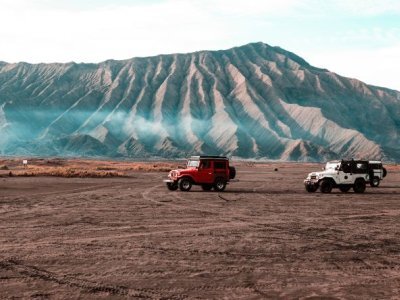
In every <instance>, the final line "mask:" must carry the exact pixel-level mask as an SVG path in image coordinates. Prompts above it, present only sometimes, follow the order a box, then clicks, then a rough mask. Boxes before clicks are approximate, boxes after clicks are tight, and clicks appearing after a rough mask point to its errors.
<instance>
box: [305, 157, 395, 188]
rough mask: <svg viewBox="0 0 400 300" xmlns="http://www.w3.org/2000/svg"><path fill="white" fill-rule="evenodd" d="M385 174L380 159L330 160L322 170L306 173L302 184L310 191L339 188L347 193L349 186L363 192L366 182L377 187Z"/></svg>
mask: <svg viewBox="0 0 400 300" xmlns="http://www.w3.org/2000/svg"><path fill="white" fill-rule="evenodd" d="M386 174H387V172H386V169H385V168H383V166H382V162H380V161H366V160H341V161H330V162H328V163H326V166H325V168H324V169H323V171H322V172H312V173H310V174H308V176H307V178H306V179H305V180H304V185H305V188H306V191H307V192H310V193H313V192H315V191H317V190H318V188H320V190H321V192H322V193H330V192H331V191H332V189H333V188H339V189H340V191H342V192H343V193H347V192H348V191H349V190H350V189H351V188H353V190H354V192H355V193H363V192H364V191H365V188H366V185H367V183H369V184H370V186H372V187H377V186H378V185H379V183H380V181H381V180H382V179H383V178H384V177H385V176H386Z"/></svg>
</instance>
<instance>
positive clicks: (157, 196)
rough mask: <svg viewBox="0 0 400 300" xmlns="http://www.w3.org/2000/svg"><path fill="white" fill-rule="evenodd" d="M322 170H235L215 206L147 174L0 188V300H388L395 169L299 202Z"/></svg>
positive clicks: (398, 189)
mask: <svg viewBox="0 0 400 300" xmlns="http://www.w3.org/2000/svg"><path fill="white" fill-rule="evenodd" d="M275 167H278V168H279V171H277V172H275V171H274V168H275ZM320 167H321V166H320V165H310V164H308V165H301V164H279V165H246V164H242V165H241V166H239V168H238V178H239V179H240V182H238V183H232V184H231V185H229V186H228V188H227V191H226V192H224V193H215V192H202V191H200V189H199V188H198V187H195V188H194V189H193V190H192V191H191V192H189V193H183V192H170V191H168V190H167V189H166V188H165V187H164V185H163V184H162V183H161V180H162V178H163V177H164V176H165V173H154V172H153V173H144V172H136V173H135V172H132V173H131V174H130V175H131V177H129V178H108V179H107V178H99V179H90V178H54V177H21V178H19V177H18V178H17V177H4V178H0V298H14V297H15V298H39V299H46V298H51V299H53V298H56V299H60V298H62V299H64V298H97V299H98V298H115V299H119V298H121V299H124V298H131V297H132V298H143V299H145V298H149V299H160V298H166V299H185V298H189V299H193V298H200V299H210V298H211V299H212V298H214V299H222V298H225V299H297V298H300V299H321V298H323V299H398V297H399V295H400V170H399V169H396V168H395V167H393V168H392V169H389V175H388V177H386V179H385V180H384V181H383V182H382V185H381V187H379V188H374V189H372V188H368V189H367V192H366V193H365V194H354V193H352V192H351V193H348V194H343V193H340V192H337V191H335V192H334V193H332V194H329V195H324V194H321V193H319V192H317V193H315V194H309V193H306V192H305V191H304V188H303V185H302V181H303V179H304V177H305V175H306V174H307V173H308V172H310V171H313V170H318V169H320Z"/></svg>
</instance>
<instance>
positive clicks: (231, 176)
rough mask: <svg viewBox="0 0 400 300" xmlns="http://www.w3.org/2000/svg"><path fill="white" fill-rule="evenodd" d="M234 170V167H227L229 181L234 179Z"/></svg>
mask: <svg viewBox="0 0 400 300" xmlns="http://www.w3.org/2000/svg"><path fill="white" fill-rule="evenodd" d="M235 177H236V169H235V167H229V179H235Z"/></svg>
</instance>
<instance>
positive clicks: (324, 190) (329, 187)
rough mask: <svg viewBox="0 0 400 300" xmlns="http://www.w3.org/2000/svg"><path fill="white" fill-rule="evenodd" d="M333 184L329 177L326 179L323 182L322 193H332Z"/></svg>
mask: <svg viewBox="0 0 400 300" xmlns="http://www.w3.org/2000/svg"><path fill="white" fill-rule="evenodd" d="M332 188H333V184H332V181H330V180H329V179H324V180H322V182H321V192H322V193H330V192H331V191H332Z"/></svg>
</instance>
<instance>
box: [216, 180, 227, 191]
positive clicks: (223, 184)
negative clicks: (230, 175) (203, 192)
mask: <svg viewBox="0 0 400 300" xmlns="http://www.w3.org/2000/svg"><path fill="white" fill-rule="evenodd" d="M225 187H226V181H225V179H223V178H217V179H216V180H215V182H214V190H215V191H216V192H222V191H223V190H225Z"/></svg>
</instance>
